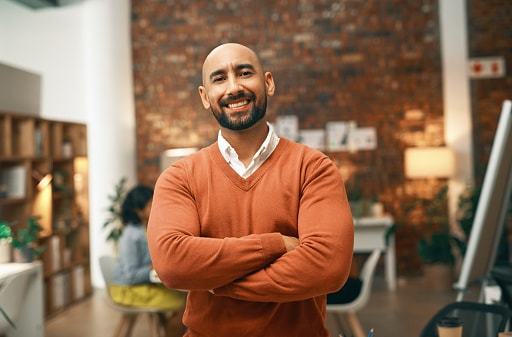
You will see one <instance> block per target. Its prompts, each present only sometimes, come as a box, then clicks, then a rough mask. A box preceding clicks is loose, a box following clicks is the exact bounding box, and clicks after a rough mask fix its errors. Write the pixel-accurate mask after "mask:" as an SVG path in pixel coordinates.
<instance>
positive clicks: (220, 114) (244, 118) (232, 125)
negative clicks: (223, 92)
mask: <svg viewBox="0 0 512 337" xmlns="http://www.w3.org/2000/svg"><path fill="white" fill-rule="evenodd" d="M243 98H247V99H249V100H251V102H254V106H253V108H252V110H251V111H249V113H248V114H243V115H237V116H235V117H234V118H230V117H228V115H227V114H226V112H225V111H224V106H225V105H226V104H228V103H229V102H230V101H236V100H239V99H243ZM255 98H256V96H255V95H254V94H252V93H250V94H245V93H242V94H240V95H237V96H236V97H232V98H230V99H229V100H221V101H220V102H219V106H220V111H216V110H215V109H214V108H213V106H212V107H211V108H210V110H211V111H212V113H213V116H215V119H217V122H218V123H219V125H220V126H222V127H223V128H226V129H229V130H234V131H239V130H246V129H248V128H250V127H251V126H253V125H254V124H256V123H257V122H259V121H260V120H261V119H262V118H263V117H265V112H266V111H267V97H265V96H264V97H263V101H262V102H261V103H260V104H258V102H257V101H256V100H255Z"/></svg>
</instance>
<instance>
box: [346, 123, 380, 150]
mask: <svg viewBox="0 0 512 337" xmlns="http://www.w3.org/2000/svg"><path fill="white" fill-rule="evenodd" d="M349 144H350V145H351V146H352V147H353V148H355V149H356V150H375V149H376V148H377V132H376V131H375V128H372V127H365V128H357V129H354V130H351V131H350V135H349Z"/></svg>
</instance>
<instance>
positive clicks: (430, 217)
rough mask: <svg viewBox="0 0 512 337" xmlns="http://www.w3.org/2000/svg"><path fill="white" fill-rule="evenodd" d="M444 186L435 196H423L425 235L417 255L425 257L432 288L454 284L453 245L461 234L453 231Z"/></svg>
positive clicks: (440, 289)
mask: <svg viewBox="0 0 512 337" xmlns="http://www.w3.org/2000/svg"><path fill="white" fill-rule="evenodd" d="M447 192H448V187H447V186H443V187H442V188H441V189H440V190H439V192H438V193H437V194H436V195H435V196H434V197H433V199H432V200H420V202H421V204H422V206H423V207H424V209H425V227H424V229H423V231H424V235H423V236H422V237H421V238H420V240H419V243H418V255H419V257H420V259H421V260H422V261H423V263H424V265H423V274H424V276H425V281H426V283H427V286H428V288H429V289H430V290H435V291H447V290H450V289H451V288H452V282H453V271H454V265H455V254H454V249H455V248H456V247H458V246H459V243H458V241H459V240H458V238H457V237H456V236H455V235H453V234H452V233H451V231H450V226H449V221H448V214H447V213H448V212H447V208H446V203H447V199H446V194H447Z"/></svg>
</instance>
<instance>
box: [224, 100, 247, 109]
mask: <svg viewBox="0 0 512 337" xmlns="http://www.w3.org/2000/svg"><path fill="white" fill-rule="evenodd" d="M248 103H249V102H248V101H242V102H238V103H233V104H228V106H229V107H230V108H232V109H234V108H238V107H241V106H243V105H246V104H248Z"/></svg>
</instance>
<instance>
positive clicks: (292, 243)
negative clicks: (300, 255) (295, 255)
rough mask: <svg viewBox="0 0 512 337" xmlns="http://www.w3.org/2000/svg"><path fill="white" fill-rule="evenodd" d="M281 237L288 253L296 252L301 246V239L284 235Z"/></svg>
mask: <svg viewBox="0 0 512 337" xmlns="http://www.w3.org/2000/svg"><path fill="white" fill-rule="evenodd" d="M281 236H282V237H283V240H284V245H285V246H286V251H287V252H289V251H292V250H294V249H295V248H296V247H297V246H298V245H299V239H297V238H295V237H293V236H286V235H282V234H281Z"/></svg>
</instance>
